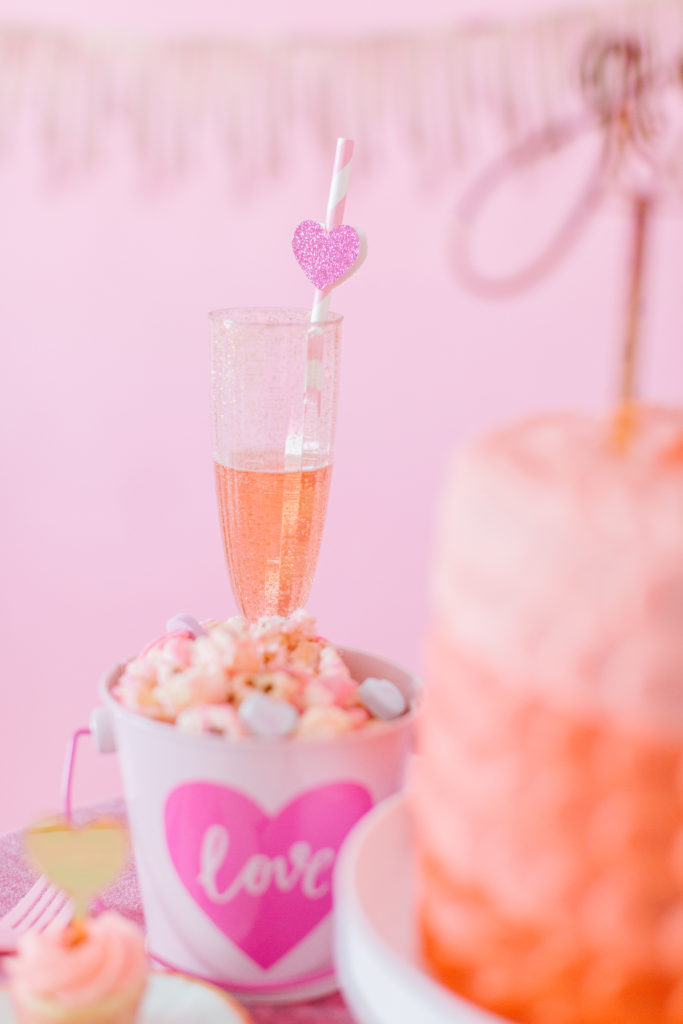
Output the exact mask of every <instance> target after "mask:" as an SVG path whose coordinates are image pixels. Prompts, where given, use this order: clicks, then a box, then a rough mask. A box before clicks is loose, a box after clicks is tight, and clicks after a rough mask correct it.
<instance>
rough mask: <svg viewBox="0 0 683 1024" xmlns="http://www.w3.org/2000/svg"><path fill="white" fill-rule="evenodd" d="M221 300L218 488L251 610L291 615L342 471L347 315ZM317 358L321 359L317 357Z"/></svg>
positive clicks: (214, 335) (238, 582)
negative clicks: (317, 318)
mask: <svg viewBox="0 0 683 1024" xmlns="http://www.w3.org/2000/svg"><path fill="white" fill-rule="evenodd" d="M310 316H311V314H310V310H299V309H261V308H248V309H221V310H217V311H215V312H213V313H210V314H209V318H210V323H211V395H212V406H213V449H214V450H213V455H214V467H215V475H216V491H217V496H218V506H219V511H220V519H221V530H222V534H223V544H224V548H225V555H226V559H227V563H228V569H229V572H230V580H231V583H232V589H233V593H234V595H235V598H236V600H237V603H238V604H239V606H240V609H241V611H242V613H243V615H244V616H245V617H246V618H247V619H249V620H250V621H254V620H255V619H257V618H259V617H260V616H261V615H290V614H291V613H292V612H293V611H295V610H296V609H297V608H300V607H302V606H303V605H304V604H305V602H306V600H307V598H308V595H309V592H310V589H311V585H312V583H313V576H314V575H315V568H316V563H317V560H318V552H319V550H320V542H321V539H322V532H323V525H324V522H325V512H326V509H327V499H328V494H329V488H330V479H331V475H332V459H333V440H334V428H335V420H336V409H337V386H338V379H339V350H340V342H341V323H342V317H341V316H339V315H337V314H330V315H329V316H328V318H327V320H326V322H325V323H321V324H315V325H314V326H312V325H311V320H310ZM312 357H314V358H312Z"/></svg>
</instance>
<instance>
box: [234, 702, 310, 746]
mask: <svg viewBox="0 0 683 1024" xmlns="http://www.w3.org/2000/svg"><path fill="white" fill-rule="evenodd" d="M237 713H238V715H239V717H240V718H241V720H242V721H243V722H244V724H245V725H246V727H247V728H248V730H249V732H250V733H251V734H252V735H253V736H263V737H275V736H289V734H290V733H291V732H294V730H295V729H296V726H297V723H298V721H299V712H298V711H297V709H296V708H295V707H293V706H292V705H291V704H288V703H287V701H284V700H274V699H273V698H272V697H267V696H266V695H265V693H260V692H257V693H252V694H251V695H250V696H249V697H245V699H244V700H243V701H242V703H241V704H240V706H239V711H238V712H237Z"/></svg>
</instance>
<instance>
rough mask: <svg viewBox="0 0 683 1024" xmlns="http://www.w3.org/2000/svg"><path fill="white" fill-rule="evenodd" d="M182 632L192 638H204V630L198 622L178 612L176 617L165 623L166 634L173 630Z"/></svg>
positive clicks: (190, 616)
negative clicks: (190, 635)
mask: <svg viewBox="0 0 683 1024" xmlns="http://www.w3.org/2000/svg"><path fill="white" fill-rule="evenodd" d="M176 629H180V630H184V631H185V632H186V633H191V634H192V636H194V637H197V636H206V630H205V629H204V627H203V626H202V624H201V623H200V622H197V620H196V619H195V618H194V617H193V616H192V615H187V614H186V613H185V612H180V613H179V614H178V615H174V616H173V618H171V619H169V620H168V622H167V623H166V632H167V633H172V632H173V631H174V630H176Z"/></svg>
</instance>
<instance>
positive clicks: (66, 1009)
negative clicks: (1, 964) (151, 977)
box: [7, 913, 149, 1024]
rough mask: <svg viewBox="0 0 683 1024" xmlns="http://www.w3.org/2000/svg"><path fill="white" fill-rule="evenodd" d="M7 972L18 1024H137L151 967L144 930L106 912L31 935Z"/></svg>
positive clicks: (29, 934) (20, 946)
mask: <svg viewBox="0 0 683 1024" xmlns="http://www.w3.org/2000/svg"><path fill="white" fill-rule="evenodd" d="M7 970H8V974H9V985H10V995H11V999H12V1004H13V1006H14V1011H15V1013H16V1018H17V1024H133V1022H134V1021H135V1019H136V1016H137V1011H138V1007H139V1005H140V1001H141V999H142V995H143V992H144V990H145V985H146V983H147V975H148V971H149V966H148V962H147V954H146V952H145V945H144V940H143V937H142V933H141V932H140V929H139V928H137V927H136V926H135V925H134V924H132V923H131V922H130V921H128V920H126V918H124V917H121V916H120V915H119V914H114V913H106V914H102V916H101V917H98V918H95V919H88V920H87V921H85V922H83V923H82V924H81V923H79V924H78V925H74V926H71V927H69V928H67V929H66V930H65V931H62V932H56V933H48V934H45V933H43V934H42V935H38V934H35V933H31V932H29V933H28V934H26V935H24V937H23V938H22V939H21V942H20V944H19V950H18V953H17V956H16V957H15V958H14V960H13V961H12V962H10V963H9V964H8V965H7Z"/></svg>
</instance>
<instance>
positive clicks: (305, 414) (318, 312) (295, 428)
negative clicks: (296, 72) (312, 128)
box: [285, 139, 353, 468]
mask: <svg viewBox="0 0 683 1024" xmlns="http://www.w3.org/2000/svg"><path fill="white" fill-rule="evenodd" d="M352 156H353V139H337V151H336V153H335V157H334V168H333V170H332V181H331V183H330V193H329V197H328V200H327V214H326V217H325V227H326V229H327V230H328V231H332V230H333V228H336V227H339V225H340V224H341V223H342V222H343V219H344V206H345V205H346V192H347V189H348V186H349V172H350V170H351V157H352ZM331 292H332V287H330V288H327V289H325V291H320V290H316V293H315V298H314V300H313V309H312V310H311V326H310V328H309V329H308V341H307V351H306V379H305V384H304V401H303V405H302V406H300V407H299V410H298V411H297V412H296V413H295V414H294V416H293V419H292V422H291V423H290V427H289V431H288V435H287V443H286V449H285V459H286V463H287V466H288V467H293V468H300V467H301V464H302V459H303V451H304V444H305V439H304V435H305V434H308V432H309V431H310V432H311V433H314V432H315V425H316V423H317V421H318V419H319V417H320V409H321V404H322V402H321V394H322V385H323V364H322V350H323V332H322V330H321V329H320V328H319V327H316V325H317V324H323V323H325V321H326V320H327V317H328V315H329V312H330V294H331Z"/></svg>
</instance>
